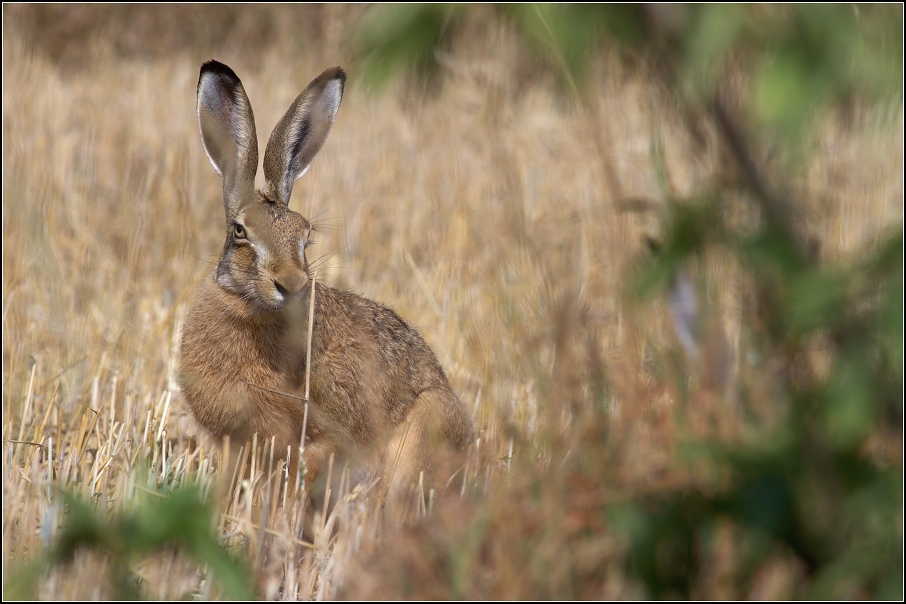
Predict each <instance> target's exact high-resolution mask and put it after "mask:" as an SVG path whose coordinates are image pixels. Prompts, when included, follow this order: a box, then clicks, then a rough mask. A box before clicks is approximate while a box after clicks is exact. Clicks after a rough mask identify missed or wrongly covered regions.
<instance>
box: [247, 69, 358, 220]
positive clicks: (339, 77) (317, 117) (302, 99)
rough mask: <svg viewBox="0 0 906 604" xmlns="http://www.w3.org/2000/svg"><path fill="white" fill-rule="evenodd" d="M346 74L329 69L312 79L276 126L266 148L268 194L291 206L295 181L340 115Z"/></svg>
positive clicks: (271, 197) (265, 168)
mask: <svg viewBox="0 0 906 604" xmlns="http://www.w3.org/2000/svg"><path fill="white" fill-rule="evenodd" d="M345 82H346V73H345V72H344V71H343V70H342V69H340V68H339V67H333V68H331V69H328V70H327V71H325V72H324V73H322V74H321V75H319V76H318V77H317V78H315V79H314V80H312V82H311V84H309V85H308V88H306V89H305V90H304V91H303V92H302V94H300V95H299V96H298V97H297V98H296V100H295V101H294V102H293V104H292V105H290V107H289V109H288V110H287V112H286V115H284V116H283V118H282V119H281V120H280V123H279V124H277V127H276V128H274V131H273V133H271V138H270V140H269V141H268V143H267V149H265V151H264V181H265V186H266V189H265V195H266V196H267V198H268V199H271V200H272V201H275V202H277V203H280V204H283V205H289V198H290V195H292V192H293V184H294V183H295V182H296V179H298V178H299V177H300V176H302V175H303V174H305V171H306V170H308V167H309V166H310V165H311V162H312V160H313V159H314V158H315V156H316V155H317V154H318V151H320V150H321V147H322V146H324V141H325V140H327V135H328V134H330V128H331V126H333V122H334V120H335V119H336V118H337V111H338V110H339V109H340V101H341V100H342V99H343V85H344V84H345Z"/></svg>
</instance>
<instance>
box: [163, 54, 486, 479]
mask: <svg viewBox="0 0 906 604" xmlns="http://www.w3.org/2000/svg"><path fill="white" fill-rule="evenodd" d="M345 81H346V74H345V73H344V72H343V70H342V69H340V68H339V67H334V68H332V69H328V70H327V71H325V72H324V73H322V74H321V75H320V76H318V77H317V78H315V79H314V80H313V81H312V82H311V83H310V84H309V85H308V87H307V88H306V89H305V90H304V91H303V92H302V94H300V95H299V96H298V98H296V100H295V101H294V102H293V104H292V105H291V106H290V108H289V110H288V111H287V112H286V115H284V116H283V118H282V119H281V120H280V122H279V123H278V124H277V127H276V128H275V129H274V131H273V133H272V134H271V137H270V140H269V141H268V144H267V149H266V150H265V152H264V176H265V183H266V184H265V189H264V191H263V192H258V191H256V190H255V186H254V182H255V173H256V172H257V170H258V143H257V138H256V133H255V120H254V116H253V114H252V107H251V105H250V104H249V100H248V97H247V96H246V94H245V90H244V88H243V87H242V83H241V82H240V81H239V78H238V77H236V74H235V73H233V70H231V69H230V68H229V67H227V66H226V65H223V64H221V63H218V62H216V61H209V62H207V63H205V64H204V65H203V66H202V68H201V75H200V77H199V80H198V107H197V111H198V125H199V127H200V129H201V139H202V142H203V143H204V148H205V151H206V153H207V155H208V158H209V159H210V160H211V163H212V164H213V165H214V169H215V170H216V171H217V173H218V174H219V175H220V176H221V177H222V178H223V204H224V209H225V211H226V241H225V242H224V246H223V252H222V254H221V257H220V261H219V262H218V264H217V267H216V268H215V269H214V271H213V272H212V273H211V274H210V275H208V277H207V278H205V280H204V281H203V282H202V283H201V284H200V285H199V287H198V290H197V292H196V296H195V301H194V303H193V304H192V306H191V308H190V309H189V311H188V313H187V315H186V320H185V325H184V327H183V337H182V344H181V350H180V357H181V371H180V385H181V387H182V391H183V393H184V395H185V398H186V400H187V401H188V404H189V406H190V407H191V409H192V412H193V414H194V415H195V418H196V419H197V420H198V422H199V423H200V424H201V425H202V426H203V427H204V428H205V429H206V430H207V431H208V432H209V433H210V434H211V435H212V436H213V437H214V438H215V439H217V440H218V441H219V439H220V438H222V437H224V436H229V437H230V439H231V441H232V442H233V443H237V445H236V446H237V448H238V446H239V445H241V444H242V443H244V442H246V441H249V440H251V438H252V436H253V435H254V434H256V433H257V435H258V439H259V442H269V441H270V440H271V439H272V438H273V439H274V452H275V453H276V454H278V455H279V456H280V457H285V456H286V455H287V451H289V455H290V458H289V466H290V472H291V476H295V475H296V471H297V466H298V451H299V447H300V445H301V444H302V438H303V434H302V431H303V420H304V402H303V398H304V396H305V384H306V355H307V354H308V323H309V300H310V296H311V287H312V281H311V279H310V276H309V273H308V261H307V260H306V257H305V249H306V247H307V246H308V243H309V235H310V233H311V230H312V226H311V223H310V222H309V221H308V220H306V219H305V218H303V217H302V216H301V215H299V214H297V213H296V212H293V211H292V210H290V209H289V207H288V205H289V199H290V195H291V194H292V189H293V184H294V183H295V181H296V179H298V178H299V177H300V176H302V175H303V174H304V173H305V171H306V170H307V169H308V167H309V165H310V164H311V162H312V160H313V159H314V158H315V156H316V155H317V154H318V151H320V150H321V147H322V146H323V145H324V141H325V140H326V139H327V135H328V134H329V133H330V129H331V126H333V123H334V120H335V119H336V116H337V110H338V109H339V108H340V101H341V99H342V98H343V85H344V83H345ZM315 288H316V289H315V306H314V314H313V331H312V339H311V365H312V366H311V371H310V376H309V380H310V382H309V384H310V401H309V406H308V407H309V409H308V418H307V424H306V426H305V435H304V438H305V447H304V453H303V462H304V464H305V466H306V468H307V471H308V474H307V480H309V481H310V480H313V479H314V477H315V476H317V474H318V473H319V472H320V471H321V469H322V467H323V466H324V465H325V463H326V462H327V460H328V459H329V457H330V455H331V453H334V452H340V451H344V452H347V453H348V452H350V451H353V450H354V451H357V452H359V453H361V454H362V455H364V456H366V457H359V462H360V465H361V466H362V467H364V468H369V471H371V472H374V471H375V469H377V473H378V474H383V473H384V470H385V469H386V467H385V466H382V465H381V464H383V463H385V462H389V461H393V462H394V463H395V464H396V471H395V476H397V477H399V479H400V480H403V481H405V480H410V481H411V480H417V478H418V476H419V473H420V472H427V473H428V474H429V475H430V472H431V470H432V469H433V467H434V466H435V463H436V461H437V455H438V451H439V450H440V448H442V447H444V446H446V447H450V448H453V449H456V450H462V449H464V448H465V447H466V446H467V445H468V443H469V442H470V441H471V439H472V421H471V419H470V417H469V415H468V413H467V412H466V409H465V408H464V406H463V404H462V403H461V402H460V401H459V399H458V398H457V397H456V395H455V394H454V393H453V391H452V390H451V388H450V384H449V382H448V381H447V377H446V375H445V374H444V371H443V369H442V368H441V366H440V364H439V363H438V361H437V359H436V357H435V356H434V353H433V352H432V351H431V349H430V348H429V347H428V345H427V344H426V343H425V341H424V339H422V337H421V335H419V333H418V332H417V331H416V330H415V329H414V328H413V327H411V326H409V324H408V323H406V322H405V321H404V320H403V319H401V318H400V317H399V316H398V315H397V314H396V313H395V312H393V311H392V310H390V309H389V308H387V307H385V306H382V305H380V304H378V303H376V302H373V301H371V300H368V299H365V298H362V297H361V296H358V295H356V294H354V293H351V292H348V291H342V290H337V289H333V288H331V287H328V286H326V285H323V284H322V283H320V282H318V283H317V285H316V286H315ZM403 427H405V430H403V429H402V428H403ZM401 439H402V440H401ZM394 481H396V479H395V480H394Z"/></svg>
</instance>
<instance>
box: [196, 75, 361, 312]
mask: <svg viewBox="0 0 906 604" xmlns="http://www.w3.org/2000/svg"><path fill="white" fill-rule="evenodd" d="M345 81H346V74H345V73H344V72H343V70H342V69H340V68H339V67H334V68H332V69H328V70H327V71H325V72H324V73H322V74H321V75H320V76H318V77H317V78H315V79H314V80H313V81H312V82H311V84H309V85H308V87H307V88H306V89H305V90H304V91H303V92H302V94H300V95H299V96H298V97H297V98H296V100H295V101H294V102H293V104H292V105H291V106H290V108H289V109H288V110H287V112H286V115H284V116H283V118H282V119H281V120H280V122H279V123H278V124H277V127H276V128H274V131H273V133H271V137H270V139H269V140H268V143H267V149H266V150H265V152H264V178H265V189H264V191H261V192H259V191H256V190H255V173H256V172H257V171H258V139H257V135H256V134H255V118H254V116H253V115H252V106H251V105H250V104H249V99H248V96H246V94H245V89H244V88H243V87H242V82H240V81H239V78H238V77H236V74H235V73H233V70H232V69H230V68H229V67H227V66H226V65H223V64H222V63H218V62H217V61H208V62H207V63H205V64H204V65H202V67H201V75H200V76H199V78H198V126H199V128H201V140H202V142H203V143H204V148H205V151H206V152H207V154H208V158H209V159H210V160H211V163H212V164H213V165H214V169H215V170H217V173H218V174H219V175H220V176H221V177H222V178H223V206H224V209H225V211H226V242H225V243H224V247H223V254H222V255H221V258H220V263H219V264H218V265H217V271H216V273H215V276H216V280H217V283H218V284H219V285H220V286H221V287H223V288H224V289H226V290H228V291H230V292H233V293H234V294H237V295H239V296H241V297H242V298H243V299H245V300H246V301H247V303H248V304H249V306H250V307H251V308H252V309H255V310H258V311H267V310H279V309H281V308H283V306H284V305H286V303H287V301H288V300H289V299H291V298H292V297H293V296H295V295H296V294H298V293H299V292H300V291H301V290H302V288H303V287H305V285H306V284H307V283H308V262H307V260H306V259H305V248H306V246H307V245H308V242H309V235H310V234H311V229H312V227H311V223H310V222H309V221H308V220H306V219H305V218H303V217H302V216H301V215H300V214H297V213H296V212H293V211H292V210H290V209H289V198H290V195H291V194H292V191H293V184H294V183H295V182H296V179H298V178H299V177H300V176H302V175H303V174H305V171H306V170H308V167H309V166H310V165H311V162H312V160H313V159H314V158H315V156H316V155H317V154H318V151H320V150H321V147H322V146H323V145H324V141H325V140H326V139H327V135H328V134H329V133H330V128H331V126H333V122H334V120H335V119H336V117H337V110H338V109H339V108H340V101H341V100H342V98H343V84H344V83H345Z"/></svg>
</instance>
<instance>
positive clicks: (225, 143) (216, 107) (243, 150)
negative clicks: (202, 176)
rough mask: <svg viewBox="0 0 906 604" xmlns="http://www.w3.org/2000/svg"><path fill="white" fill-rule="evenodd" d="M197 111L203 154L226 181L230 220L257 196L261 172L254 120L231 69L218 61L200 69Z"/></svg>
mask: <svg viewBox="0 0 906 604" xmlns="http://www.w3.org/2000/svg"><path fill="white" fill-rule="evenodd" d="M197 111H198V127H199V128H200V129H201V142H202V143H204V150H205V152H206V153H207V154H208V159H210V160H211V163H212V164H213V165H214V169H215V170H217V173H218V174H219V175H220V176H221V177H222V178H223V203H224V207H225V209H226V214H227V220H229V219H230V218H231V217H232V216H233V215H235V213H236V211H237V210H238V209H239V204H240V203H241V202H242V201H243V200H247V199H248V198H250V197H252V196H253V195H254V193H255V172H257V171H258V136H257V135H256V134H255V116H254V115H253V114H252V106H251V104H250V103H249V98H248V96H246V94H245V89H244V88H243V87H242V82H240V81H239V78H238V77H236V74H235V73H233V70H232V69H230V68H229V67H227V66H226V65H224V64H223V63H218V62H217V61H208V62H207V63H205V64H204V65H202V66H201V74H200V75H199V76H198V107H197Z"/></svg>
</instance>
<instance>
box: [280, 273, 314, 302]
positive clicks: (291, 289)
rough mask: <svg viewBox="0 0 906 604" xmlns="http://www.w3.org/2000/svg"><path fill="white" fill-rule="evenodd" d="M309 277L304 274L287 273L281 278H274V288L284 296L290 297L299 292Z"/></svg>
mask: <svg viewBox="0 0 906 604" xmlns="http://www.w3.org/2000/svg"><path fill="white" fill-rule="evenodd" d="M307 280H308V279H307V278H306V277H305V276H304V275H301V276H295V275H287V276H285V277H281V278H280V279H279V280H278V279H274V280H273V281H274V288H276V290H277V292H278V293H279V294H280V295H281V296H283V297H284V298H289V297H290V296H293V295H295V294H297V293H299V292H300V291H301V290H302V288H303V287H304V286H305V283H306V282H307Z"/></svg>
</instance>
